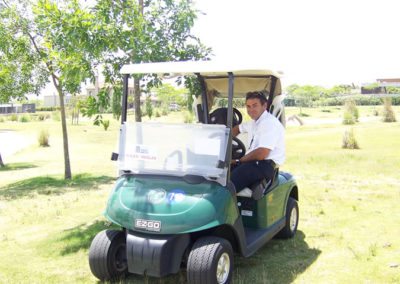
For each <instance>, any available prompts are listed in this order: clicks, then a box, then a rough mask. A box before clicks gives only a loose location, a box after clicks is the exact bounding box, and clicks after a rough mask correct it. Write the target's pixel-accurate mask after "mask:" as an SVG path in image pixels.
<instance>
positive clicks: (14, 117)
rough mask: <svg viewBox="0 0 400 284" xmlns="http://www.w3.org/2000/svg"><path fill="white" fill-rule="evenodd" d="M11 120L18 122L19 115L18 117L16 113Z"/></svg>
mask: <svg viewBox="0 0 400 284" xmlns="http://www.w3.org/2000/svg"><path fill="white" fill-rule="evenodd" d="M10 120H11V121H18V115H16V114H15V113H13V114H12V115H11V116H10Z"/></svg>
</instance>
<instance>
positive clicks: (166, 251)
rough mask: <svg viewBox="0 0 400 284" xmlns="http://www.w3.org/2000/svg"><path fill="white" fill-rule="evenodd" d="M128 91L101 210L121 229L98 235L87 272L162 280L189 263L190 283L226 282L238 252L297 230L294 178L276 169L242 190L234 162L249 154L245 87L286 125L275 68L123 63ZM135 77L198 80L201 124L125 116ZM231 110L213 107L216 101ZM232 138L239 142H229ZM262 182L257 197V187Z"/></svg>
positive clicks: (250, 250)
mask: <svg viewBox="0 0 400 284" xmlns="http://www.w3.org/2000/svg"><path fill="white" fill-rule="evenodd" d="M121 73H122V74H124V95H123V102H122V104H123V108H122V124H121V129H120V140H119V150H118V151H119V152H118V153H117V154H114V155H113V156H114V160H117V163H118V167H119V173H120V177H119V179H118V181H117V182H116V185H115V187H114V189H113V191H112V192H111V195H110V197H109V200H108V204H107V207H106V209H105V213H104V214H105V216H106V218H107V219H108V220H110V221H111V222H113V223H115V224H117V225H118V226H120V227H121V229H120V230H105V231H102V232H100V233H98V234H97V235H96V237H95V238H94V239H93V241H92V244H91V246H90V251H89V264H90V269H91V271H92V273H93V274H94V276H96V277H97V278H98V279H100V280H107V279H113V278H116V277H119V276H121V275H123V274H125V273H128V272H129V273H135V274H140V275H145V274H146V275H148V276H153V277H163V276H166V275H168V274H174V273H177V272H179V270H180V268H181V267H186V271H187V279H188V282H189V283H202V284H203V283H229V282H230V281H231V278H232V273H233V254H234V253H238V254H240V255H242V256H244V257H249V256H251V255H252V254H254V253H255V252H256V251H257V250H259V249H260V248H261V247H262V246H263V245H264V244H265V243H266V242H268V241H269V240H270V239H271V238H273V237H274V236H277V235H278V236H280V237H283V238H290V237H293V236H294V235H295V233H296V230H297V224H298V218H299V210H298V205H297V202H298V188H297V185H296V182H295V180H294V178H293V177H292V175H291V174H289V173H285V172H282V171H279V170H278V169H276V171H275V177H274V179H273V180H271V181H266V180H262V181H260V182H259V183H257V184H254V185H253V186H252V187H251V188H247V189H244V190H242V191H241V192H239V193H238V194H236V191H235V188H234V185H233V184H232V183H231V182H230V161H231V159H238V158H240V157H241V156H243V155H244V154H245V151H246V149H245V146H244V143H242V142H241V141H240V140H239V139H237V138H236V137H234V138H233V137H232V131H231V129H232V127H233V125H237V124H239V123H240V122H241V121H242V114H241V113H240V111H239V110H237V109H235V108H234V107H233V101H234V98H240V100H241V101H243V102H244V97H245V94H246V93H247V92H249V91H262V92H264V93H265V94H266V95H267V96H268V110H269V111H270V112H271V113H273V114H275V115H277V116H278V117H279V119H280V121H281V122H282V123H284V121H285V118H284V110H283V104H282V95H281V85H280V79H279V73H276V72H273V71H270V70H268V69H265V68H254V67H251V68H248V67H247V68H237V67H235V68H232V66H221V65H219V64H216V63H214V62H166V63H144V64H133V65H126V66H123V68H122V69H121ZM131 74H161V75H168V76H169V77H171V76H183V75H195V76H197V78H198V80H199V82H200V85H201V88H202V95H201V96H199V97H198V98H197V100H196V101H195V109H196V114H197V120H198V123H194V124H167V123H154V122H148V123H137V122H136V123H133V122H127V96H128V80H129V76H130V75H131ZM221 97H222V98H225V99H227V103H228V105H227V107H225V108H217V109H215V110H214V111H212V112H211V105H212V104H211V102H212V101H213V100H214V99H215V98H221ZM232 138H233V139H232ZM256 187H263V188H264V194H263V196H262V198H261V199H259V200H255V199H254V198H252V189H254V188H256Z"/></svg>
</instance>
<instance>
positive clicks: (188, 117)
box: [183, 110, 194, 123]
mask: <svg viewBox="0 0 400 284" xmlns="http://www.w3.org/2000/svg"><path fill="white" fill-rule="evenodd" d="M183 121H184V122H185V123H193V121H194V114H193V113H191V112H189V111H187V110H186V111H184V112H183Z"/></svg>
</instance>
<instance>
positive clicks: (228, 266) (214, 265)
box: [187, 237, 233, 284]
mask: <svg viewBox="0 0 400 284" xmlns="http://www.w3.org/2000/svg"><path fill="white" fill-rule="evenodd" d="M232 271H233V250H232V246H231V244H230V243H229V242H228V241H227V240H225V239H223V238H218V237H204V238H200V239H198V240H197V241H196V242H195V243H194V245H193V248H192V250H191V251H190V254H189V259H188V263H187V279H188V282H189V283H192V284H215V283H218V284H223V283H230V281H231V279H232Z"/></svg>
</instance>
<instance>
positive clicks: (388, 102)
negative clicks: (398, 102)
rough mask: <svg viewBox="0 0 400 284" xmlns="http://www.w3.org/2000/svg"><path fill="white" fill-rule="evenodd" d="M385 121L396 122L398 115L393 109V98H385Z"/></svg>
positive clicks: (383, 114)
mask: <svg viewBox="0 0 400 284" xmlns="http://www.w3.org/2000/svg"><path fill="white" fill-rule="evenodd" d="M382 116H383V118H382V120H383V122H395V121H396V115H395V114H394V111H393V109H392V98H383V113H382Z"/></svg>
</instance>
